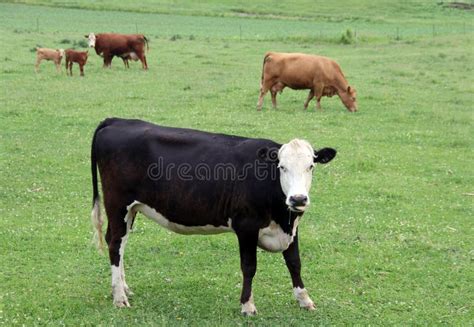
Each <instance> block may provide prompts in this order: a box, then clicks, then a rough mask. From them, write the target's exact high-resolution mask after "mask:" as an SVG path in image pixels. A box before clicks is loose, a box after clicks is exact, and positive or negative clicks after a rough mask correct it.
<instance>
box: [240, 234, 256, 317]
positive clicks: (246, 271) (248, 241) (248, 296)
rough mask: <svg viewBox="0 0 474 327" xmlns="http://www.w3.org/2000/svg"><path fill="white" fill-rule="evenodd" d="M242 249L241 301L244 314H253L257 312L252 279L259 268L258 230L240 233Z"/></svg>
mask: <svg viewBox="0 0 474 327" xmlns="http://www.w3.org/2000/svg"><path fill="white" fill-rule="evenodd" d="M237 237H238V239H239V249H240V267H241V269H242V274H243V285H242V294H241V296H240V303H241V305H242V310H241V312H242V314H243V315H244V316H253V315H255V314H256V313H257V308H256V307H255V304H254V302H253V295H252V279H253V277H254V276H255V272H256V270H257V241H258V232H253V233H238V234H237Z"/></svg>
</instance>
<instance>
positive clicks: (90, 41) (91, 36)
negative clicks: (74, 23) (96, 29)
mask: <svg viewBox="0 0 474 327" xmlns="http://www.w3.org/2000/svg"><path fill="white" fill-rule="evenodd" d="M86 37H87V40H88V41H87V43H88V44H89V48H93V47H95V34H94V33H90V34H89V35H88V36H86Z"/></svg>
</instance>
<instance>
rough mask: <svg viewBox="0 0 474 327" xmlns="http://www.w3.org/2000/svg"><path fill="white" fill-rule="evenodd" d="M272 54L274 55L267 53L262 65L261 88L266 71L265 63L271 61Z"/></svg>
mask: <svg viewBox="0 0 474 327" xmlns="http://www.w3.org/2000/svg"><path fill="white" fill-rule="evenodd" d="M271 54H272V53H271V52H267V53H265V57H263V63H262V77H261V79H260V88H261V87H262V85H263V76H264V71H265V63H266V62H267V61H269V60H270V55H271Z"/></svg>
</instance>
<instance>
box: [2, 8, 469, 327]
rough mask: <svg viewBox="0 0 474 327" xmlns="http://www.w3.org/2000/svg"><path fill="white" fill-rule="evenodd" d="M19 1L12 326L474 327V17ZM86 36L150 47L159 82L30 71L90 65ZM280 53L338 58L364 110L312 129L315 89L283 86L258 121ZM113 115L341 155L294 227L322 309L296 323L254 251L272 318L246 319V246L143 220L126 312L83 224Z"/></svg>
mask: <svg viewBox="0 0 474 327" xmlns="http://www.w3.org/2000/svg"><path fill="white" fill-rule="evenodd" d="M24 2H26V3H29V4H26V5H25V4H14V3H0V43H1V45H2V46H1V50H0V62H2V65H1V67H0V83H1V84H0V88H1V90H2V92H0V104H1V106H0V155H1V156H0V171H1V175H0V216H1V219H0V263H1V264H0V285H1V286H0V325H4V326H12V325H106V326H107V325H134V324H136V325H138V324H140V325H195V326H197V325H199V326H202V325H247V324H249V325H253V324H255V325H268V326H275V325H281V326H288V325H292V326H293V325H294V326H299V325H347V324H364V325H366V324H373V325H382V324H422V325H441V324H449V325H472V324H473V323H474V313H473V305H472V304H473V303H474V295H473V294H474V287H473V285H474V269H473V260H474V226H473V218H472V217H473V214H474V210H473V209H474V208H473V192H474V189H473V185H474V174H473V168H472V167H473V163H474V151H473V148H474V133H473V132H474V129H473V120H474V119H473V118H474V116H473V104H474V98H473V94H474V93H473V92H474V74H473V73H474V71H473V69H474V61H473V58H474V46H473V40H474V38H473V28H474V24H473V14H474V13H473V11H472V10H470V11H469V10H460V9H452V8H446V7H443V6H441V5H438V4H437V1H424V2H415V1H413V2H403V4H404V5H401V4H399V5H397V3H398V2H394V1H378V2H377V5H375V4H373V2H372V1H360V2H358V5H357V6H355V8H348V6H351V3H353V2H352V1H341V2H339V1H338V2H323V1H321V3H319V1H318V5H320V7H319V9H318V6H316V8H314V10H307V9H306V8H307V6H308V2H309V1H305V0H304V1H298V2H297V3H296V4H294V5H292V6H289V5H285V4H282V3H280V2H278V3H276V2H273V1H270V0H259V1H254V2H253V4H252V5H249V6H246V5H243V4H242V3H241V1H236V0H228V1H209V2H206V3H205V4H198V3H197V2H193V1H184V0H183V1H162V2H160V4H154V3H153V1H143V5H141V6H139V5H137V4H136V3H135V2H131V1H130V2H129V1H122V2H120V3H119V2H115V1H102V2H90V3H89V2H88V1H82V0H80V1H75V2H74V4H71V5H68V3H67V2H58V1H54V0H52V1H46V0H45V1H24ZM32 4H41V6H36V5H32ZM61 6H62V7H61ZM68 6H69V8H68ZM137 7H138V8H137ZM346 8H347V9H346ZM347 30H350V32H349V33H347ZM92 31H94V32H109V31H114V32H119V33H136V32H138V33H143V34H145V35H146V36H147V37H149V39H150V41H151V42H150V51H149V52H148V53H147V60H148V65H149V68H150V69H149V70H148V71H147V72H144V71H142V70H141V65H140V64H139V63H137V62H131V63H130V69H125V68H124V66H123V63H122V61H121V60H120V59H117V58H115V59H114V61H113V63H112V68H111V69H108V70H104V69H102V59H101V58H100V57H99V56H97V55H96V54H95V52H94V50H93V49H90V50H89V60H88V62H87V65H86V66H85V77H84V78H80V77H79V71H78V67H77V65H75V66H74V67H73V73H74V76H73V77H68V76H66V72H65V69H64V62H63V63H62V65H63V68H62V73H61V74H57V73H56V72H55V67H54V65H53V64H52V63H51V62H43V63H42V64H41V66H40V72H39V73H38V74H35V73H34V61H35V53H34V52H33V49H34V47H36V46H38V45H40V46H43V47H50V48H59V47H62V48H68V47H72V46H75V47H76V48H77V49H83V48H82V47H81V44H82V43H81V41H83V40H85V39H84V35H85V34H88V33H89V32H92ZM342 35H345V38H346V39H347V38H348V40H344V37H343V36H342ZM270 50H272V51H284V52H305V53H314V54H320V55H325V56H329V57H331V58H334V59H335V60H336V61H337V62H338V63H339V64H340V65H341V67H342V70H343V71H344V73H345V75H346V77H347V79H348V81H349V83H350V84H351V85H353V86H354V87H355V88H356V89H357V91H358V107H359V111H358V112H357V113H355V114H352V113H349V112H347V110H346V109H345V108H344V106H343V104H342V103H341V102H340V100H339V99H338V98H337V97H333V98H331V99H329V98H323V99H322V101H321V104H322V107H323V110H322V111H316V110H315V109H314V106H315V103H314V100H313V102H311V103H310V106H309V109H308V111H306V112H305V111H303V109H302V108H303V102H304V100H305V98H306V95H307V92H306V91H304V92H303V91H293V90H290V89H285V90H284V92H283V94H282V95H279V96H278V97H277V100H278V102H279V108H278V109H277V110H272V109H271V105H270V104H271V102H270V95H267V97H266V98H265V103H264V108H263V111H262V112H257V111H256V102H257V98H258V91H259V83H260V77H261V68H262V59H263V55H264V53H265V52H267V51H270ZM111 116H117V117H127V118H140V119H144V120H149V121H152V122H154V123H157V124H161V125H167V126H175V127H187V128H195V129H200V130H206V131H211V132H221V133H227V134H236V135H242V136H248V137H261V138H269V139H273V140H275V141H277V142H281V143H284V142H287V141H288V140H290V139H292V138H295V137H299V138H304V139H306V140H308V141H309V142H310V143H312V144H313V146H315V147H324V146H330V147H334V148H336V149H337V150H338V155H337V157H336V158H335V160H333V161H332V162H331V163H330V164H328V165H326V166H320V167H318V169H317V170H316V171H315V175H314V179H313V187H312V193H311V198H312V205H311V208H310V209H309V211H308V212H307V213H306V214H305V215H304V217H303V220H302V223H301V225H300V228H299V234H300V251H301V255H302V264H303V271H302V276H303V279H304V281H305V284H306V288H307V289H308V290H309V292H310V294H311V296H312V298H313V300H314V301H315V303H316V306H317V310H316V311H314V312H307V311H303V310H300V308H299V307H298V305H297V303H296V301H295V300H294V298H293V294H292V288H291V282H290V277H289V274H288V271H287V269H286V267H285V264H284V261H283V258H282V256H281V254H272V253H266V252H263V251H259V253H258V270H257V274H256V276H255V279H254V284H253V291H254V296H255V303H256V306H257V308H258V310H259V314H258V315H257V316H256V317H251V318H245V317H242V316H241V315H240V305H239V295H240V287H241V282H242V280H241V272H240V266H239V256H238V246H237V240H236V238H235V235H233V234H221V235H215V236H181V235H177V234H173V233H171V232H168V231H166V230H164V229H162V228H161V227H160V226H158V225H156V224H155V223H154V222H152V221H149V220H148V219H147V218H145V217H143V216H138V217H137V221H136V225H135V230H134V232H133V233H132V235H131V237H130V239H129V243H128V247H127V253H126V256H125V261H126V263H125V266H126V270H127V281H128V283H129V284H130V286H131V288H132V289H133V291H134V293H135V295H134V296H133V297H132V298H131V305H132V308H130V309H116V308H114V307H113V305H112V300H111V295H110V266H109V259H108V257H107V256H100V255H98V254H97V251H96V249H95V248H94V247H93V246H92V244H91V236H92V227H91V224H90V210H91V199H92V186H91V176H90V143H91V139H92V134H93V132H94V129H95V128H96V126H97V125H98V123H99V122H100V121H101V120H103V119H104V118H106V117H111Z"/></svg>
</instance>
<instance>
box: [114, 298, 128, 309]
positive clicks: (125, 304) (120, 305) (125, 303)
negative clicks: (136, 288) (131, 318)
mask: <svg viewBox="0 0 474 327" xmlns="http://www.w3.org/2000/svg"><path fill="white" fill-rule="evenodd" d="M114 305H115V306H116V307H117V308H130V303H128V300H123V301H114Z"/></svg>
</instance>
